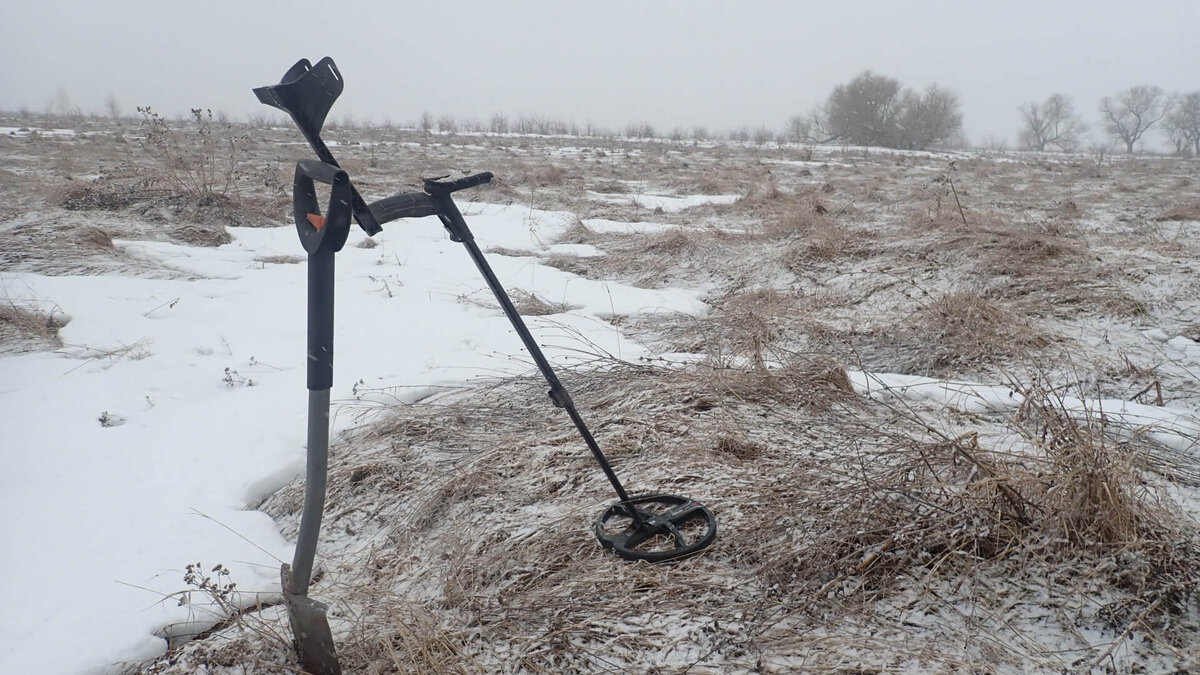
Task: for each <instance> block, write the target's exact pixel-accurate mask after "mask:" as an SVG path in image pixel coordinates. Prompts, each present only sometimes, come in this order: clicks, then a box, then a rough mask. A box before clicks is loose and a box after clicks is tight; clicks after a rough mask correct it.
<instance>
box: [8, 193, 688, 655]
mask: <svg viewBox="0 0 1200 675" xmlns="http://www.w3.org/2000/svg"><path fill="white" fill-rule="evenodd" d="M685 201H687V200H685ZM466 212H467V219H468V222H469V223H470V225H471V227H472V230H473V231H474V232H475V235H476V237H477V240H478V241H479V244H480V246H481V247H482V248H484V249H485V250H487V249H488V248H489V247H505V248H509V249H516V250H546V249H547V246H546V245H545V244H544V242H548V241H552V240H553V239H554V237H555V236H556V235H557V234H559V233H561V232H562V231H564V230H565V229H566V227H567V225H568V223H569V222H570V220H569V219H567V218H565V217H564V214H561V213H554V212H544V211H532V212H531V211H530V210H529V209H528V208H518V207H504V206H493V205H483V204H471V205H469V208H468V209H466ZM230 232H231V234H232V235H233V238H234V240H233V242H232V243H230V244H227V245H225V246H221V247H218V248H192V247H183V246H176V245H172V244H166V243H158V242H141V241H139V242H127V241H118V242H117V246H118V247H119V248H121V249H122V250H123V251H124V252H125V253H126V254H128V255H131V256H136V257H142V258H148V259H153V260H155V261H159V262H160V263H161V264H163V265H166V266H168V267H170V268H173V269H175V270H178V271H179V272H180V276H181V277H183V278H179V279H143V278H130V277H118V276H87V277H83V276H79V277H69V276H68V277H49V276H42V275H35V274H15V273H0V287H2V291H3V293H4V294H5V295H6V297H7V298H8V299H10V300H12V301H13V302H15V303H17V304H21V305H32V306H38V307H40V308H43V309H46V310H53V311H55V312H57V313H58V314H59V315H62V316H67V317H69V318H70V322H69V323H68V324H67V325H66V326H65V327H64V328H63V329H62V330H61V332H60V336H61V338H62V341H63V343H64V346H63V347H62V348H61V349H58V350H55V351H54V352H40V353H29V354H19V355H7V356H3V357H0V428H2V429H3V430H4V431H3V436H2V439H3V440H2V443H0V458H2V459H3V461H4V464H5V470H4V471H3V472H0V541H2V542H3V546H4V550H5V551H6V555H4V556H3V557H2V558H0V598H3V600H4V602H5V603H6V606H7V608H8V610H7V611H5V612H3V613H0V673H27V672H38V673H50V674H53V673H92V672H114V671H115V670H116V669H117V668H118V667H119V663H120V662H122V661H128V660H135V659H138V660H140V659H145V658H150V657H153V656H155V655H157V654H159V653H162V652H163V650H164V649H165V647H166V643H165V641H164V640H163V639H162V638H160V637H158V636H156V631H161V630H162V629H163V628H164V627H166V626H171V625H173V624H187V623H188V622H190V621H199V622H202V623H203V622H205V621H206V620H207V616H208V612H207V610H206V608H205V607H204V606H203V605H202V604H196V603H192V604H184V605H182V606H181V605H179V603H178V601H177V597H178V596H172V595H171V594H174V593H178V592H179V591H183V590H186V585H185V584H184V582H183V580H182V574H183V568H184V567H185V566H186V565H187V564H189V563H196V562H200V563H203V564H204V565H205V566H206V568H207V569H210V568H211V567H212V566H214V565H216V564H217V563H223V564H225V565H226V566H227V567H229V568H230V570H231V578H232V579H233V580H235V581H236V582H237V583H238V587H239V588H240V589H241V590H243V591H244V592H246V593H249V594H254V593H259V594H262V595H261V597H262V598H263V599H268V600H269V599H270V598H272V597H274V596H276V595H277V594H278V569H279V564H280V561H281V560H290V558H291V544H290V543H289V542H288V541H285V540H284V538H283V537H282V536H281V535H280V534H279V532H278V530H277V528H276V526H275V523H274V522H273V521H272V520H271V519H270V518H269V517H268V516H266V515H265V514H263V513H261V512H257V511H254V510H250V509H252V508H253V505H254V504H256V503H257V502H258V501H259V500H261V499H262V498H263V497H264V496H266V495H268V494H270V493H271V492H273V491H275V490H276V489H278V488H279V487H281V486H283V485H285V484H287V483H288V482H289V481H291V480H293V479H294V478H295V477H296V476H298V475H300V474H301V473H302V471H303V461H304V431H305V417H304V416H305V414H306V410H307V408H306V402H307V391H306V389H305V382H304V367H303V361H304V349H305V344H304V340H305V332H304V326H305V297H304V296H305V278H306V270H305V265H304V264H303V263H300V264H287V263H275V262H266V261H264V260H263V259H264V258H268V259H269V257H271V256H299V255H302V253H303V252H302V249H301V248H300V246H299V243H298V241H297V240H296V235H295V230H294V228H293V227H292V226H283V227H274V228H254V229H251V228H230ZM363 238H364V237H363V235H361V233H359V232H357V231H355V232H354V233H353V234H352V235H351V239H350V241H349V243H348V244H347V246H346V248H345V249H344V250H343V251H342V252H341V253H340V254H338V258H337V277H338V280H337V299H336V303H337V308H336V316H337V329H336V338H335V344H336V346H337V351H336V358H335V364H334V387H333V391H332V398H333V400H334V401H335V411H334V423H335V426H339V427H345V426H347V425H349V424H351V423H352V421H353V419H354V417H355V416H354V415H352V414H342V415H338V414H337V412H338V410H339V409H341V410H346V406H347V405H355V406H357V405H362V400H366V401H368V402H369V401H372V400H376V401H377V402H379V401H387V402H395V401H396V400H397V398H400V399H408V400H415V399H417V398H420V397H422V396H425V395H428V394H429V393H430V392H432V391H436V390H437V388H438V387H441V386H454V385H460V384H462V383H464V382H469V381H471V380H475V379H478V378H484V377H494V376H496V375H503V374H514V373H518V372H528V371H529V370H531V369H532V364H531V362H530V360H529V359H528V358H527V357H526V355H525V353H524V351H523V349H522V348H521V345H520V341H519V340H518V339H517V336H516V335H515V333H514V332H513V330H512V328H511V326H510V325H509V324H508V322H507V320H506V319H505V318H504V316H503V314H502V313H501V312H500V310H499V308H498V307H496V305H495V302H494V300H493V299H492V298H491V296H490V293H488V291H487V289H486V287H485V286H484V284H483V282H482V280H481V279H480V278H479V275H478V273H477V271H476V270H475V269H474V266H473V265H472V264H471V262H470V259H469V258H468V257H467V255H466V254H465V252H464V251H463V250H462V248H461V246H460V245H458V244H455V243H453V242H450V241H449V240H448V239H447V237H446V236H445V232H444V230H443V229H442V227H441V225H440V224H439V223H438V222H437V221H436V219H433V218H429V219H424V220H420V221H407V222H404V223H403V224H400V223H397V224H396V225H394V226H392V227H390V228H389V229H388V231H386V232H385V233H383V234H381V235H379V236H377V237H376V239H377V241H378V243H379V245H378V246H377V247H375V248H360V247H358V246H357V244H358V243H360V242H361V241H362V239H363ZM550 250H551V251H553V252H556V253H566V254H573V255H579V256H592V255H599V254H602V253H603V252H602V251H599V250H595V249H594V248H591V247H572V248H561V247H560V248H559V249H555V248H554V247H550ZM487 257H488V259H489V261H490V262H491V263H492V264H493V266H494V267H495V270H496V273H497V275H498V276H499V278H500V279H501V280H502V282H503V283H505V284H506V287H507V288H509V289H514V288H519V289H522V290H524V291H527V292H530V293H534V294H536V295H538V296H540V297H542V298H545V299H548V300H550V301H553V302H561V303H563V304H564V305H566V306H567V307H570V308H571V309H570V310H569V311H566V312H564V313H562V314H558V315H553V316H548V317H537V318H533V319H530V320H529V324H530V327H531V329H532V330H533V332H534V334H535V336H536V337H537V338H538V340H539V343H541V344H543V348H544V349H545V350H546V353H547V357H548V358H549V359H550V360H551V362H552V363H555V364H577V363H581V362H586V361H587V360H589V359H592V358H594V356H593V355H594V354H595V353H597V352H608V353H611V354H614V355H618V354H619V355H620V356H621V357H623V358H626V359H631V358H638V357H641V356H652V355H650V354H648V353H647V352H646V349H645V347H643V346H642V345H640V344H638V343H637V342H635V341H633V340H630V339H629V338H628V337H625V336H622V335H620V334H619V332H618V330H617V329H616V328H615V327H614V326H613V325H611V324H609V323H607V322H605V321H604V320H602V319H601V318H599V317H600V316H601V315H608V314H612V313H618V314H638V313H651V312H659V311H669V312H688V313H692V314H703V313H704V312H705V311H706V306H705V305H704V303H703V302H702V301H701V300H700V297H701V293H699V292H695V291H684V290H679V289H640V288H633V287H629V286H625V285H622V284H619V283H615V282H611V281H593V280H588V279H584V278H581V277H576V276H573V275H571V274H568V273H566V272H563V271H561V270H558V269H555V268H551V267H546V266H542V265H540V264H539V263H538V260H537V259H536V258H531V257H511V258H510V257H504V256H500V255H495V254H489V255H488V256H487ZM364 392H365V393H364ZM385 392H386V395H385ZM396 392H404V393H403V394H401V395H398V394H397V393H396ZM373 397H374V399H373ZM242 599H243V601H245V602H247V603H248V602H250V601H252V600H253V596H251V595H247V596H243V598H242ZM197 600H199V598H197Z"/></svg>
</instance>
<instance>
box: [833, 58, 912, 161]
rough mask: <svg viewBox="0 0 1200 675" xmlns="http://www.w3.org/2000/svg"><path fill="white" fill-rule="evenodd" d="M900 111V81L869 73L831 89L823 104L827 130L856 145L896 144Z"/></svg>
mask: <svg viewBox="0 0 1200 675" xmlns="http://www.w3.org/2000/svg"><path fill="white" fill-rule="evenodd" d="M901 111H902V97H901V86H900V81H899V80H895V79H892V78H890V77H887V76H884V75H875V74H874V73H872V72H871V71H869V70H867V71H863V73H862V74H860V75H858V76H857V77H855V78H854V79H853V80H850V81H849V82H847V83H846V84H839V85H838V86H836V87H834V89H833V92H832V93H831V94H830V95H829V100H828V101H827V102H826V104H825V114H826V119H827V121H828V123H829V127H830V130H831V131H833V132H834V134H836V135H837V136H838V137H839V138H842V139H845V140H846V141H847V142H849V143H853V144H855V145H882V146H889V147H890V146H894V145H896V142H897V140H898V139H897V138H896V136H897V134H896V131H897V120H899V118H900V115H901Z"/></svg>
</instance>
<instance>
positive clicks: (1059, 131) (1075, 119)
mask: <svg viewBox="0 0 1200 675" xmlns="http://www.w3.org/2000/svg"><path fill="white" fill-rule="evenodd" d="M1018 110H1020V111H1021V119H1022V122H1023V123H1024V127H1023V128H1022V129H1021V133H1020V134H1019V136H1018V140H1019V141H1020V142H1021V145H1023V146H1025V147H1026V148H1028V149H1030V150H1038V151H1044V150H1045V149H1046V148H1047V147H1050V146H1054V147H1057V148H1058V149H1059V150H1062V151H1063V152H1074V151H1075V150H1076V149H1077V148H1078V147H1079V144H1080V143H1081V142H1082V140H1083V134H1084V132H1085V131H1087V125H1085V124H1084V123H1083V120H1081V119H1080V118H1079V116H1078V115H1076V114H1075V109H1074V107H1073V106H1072V105H1071V99H1070V98H1068V97H1066V96H1064V95H1062V94H1051V95H1050V98H1048V99H1046V100H1045V101H1042V103H1041V104H1040V105H1039V104H1037V103H1026V104H1025V105H1023V106H1021V107H1020V108H1018Z"/></svg>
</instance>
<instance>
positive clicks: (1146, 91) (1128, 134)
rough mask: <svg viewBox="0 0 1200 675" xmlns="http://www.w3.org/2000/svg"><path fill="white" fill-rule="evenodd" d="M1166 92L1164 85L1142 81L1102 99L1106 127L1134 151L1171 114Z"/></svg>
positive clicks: (1101, 110) (1126, 149)
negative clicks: (1136, 144) (1153, 128)
mask: <svg viewBox="0 0 1200 675" xmlns="http://www.w3.org/2000/svg"><path fill="white" fill-rule="evenodd" d="M1166 104H1167V100H1166V94H1164V93H1163V90H1162V88H1161V87H1154V86H1150V85H1144V84H1139V85H1136V86H1133V87H1130V88H1128V89H1126V90H1125V91H1122V92H1121V93H1119V94H1117V95H1116V96H1115V97H1108V96H1105V97H1104V98H1102V99H1100V112H1101V114H1103V115H1104V128H1105V130H1106V131H1108V133H1109V134H1111V135H1112V136H1113V138H1117V139H1120V141H1121V142H1122V143H1124V144H1125V152H1127V153H1130V154H1132V153H1133V146H1134V144H1135V143H1137V142H1138V141H1139V140H1140V139H1141V138H1142V136H1143V135H1144V134H1145V133H1146V132H1147V131H1148V130H1149V129H1150V127H1152V126H1154V125H1155V124H1156V123H1157V122H1158V121H1159V120H1161V119H1162V118H1163V116H1164V115H1166V113H1167V105H1166Z"/></svg>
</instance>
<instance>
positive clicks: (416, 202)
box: [367, 192, 438, 223]
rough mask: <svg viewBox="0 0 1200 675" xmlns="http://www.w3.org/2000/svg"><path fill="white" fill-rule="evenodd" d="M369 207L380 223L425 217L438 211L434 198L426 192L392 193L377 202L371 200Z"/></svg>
mask: <svg viewBox="0 0 1200 675" xmlns="http://www.w3.org/2000/svg"><path fill="white" fill-rule="evenodd" d="M367 208H369V209H370V210H371V214H372V215H374V216H375V219H376V220H378V221H379V222H380V223H387V222H390V221H393V220H397V219H399V218H423V217H425V216H432V215H435V214H437V212H438V209H437V207H436V206H434V204H433V200H432V199H430V198H429V195H427V194H425V193H424V192H403V193H401V194H398V195H392V196H391V197H387V198H384V199H380V200H379V201H377V202H371V204H370V205H369V206H368V207H367Z"/></svg>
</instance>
